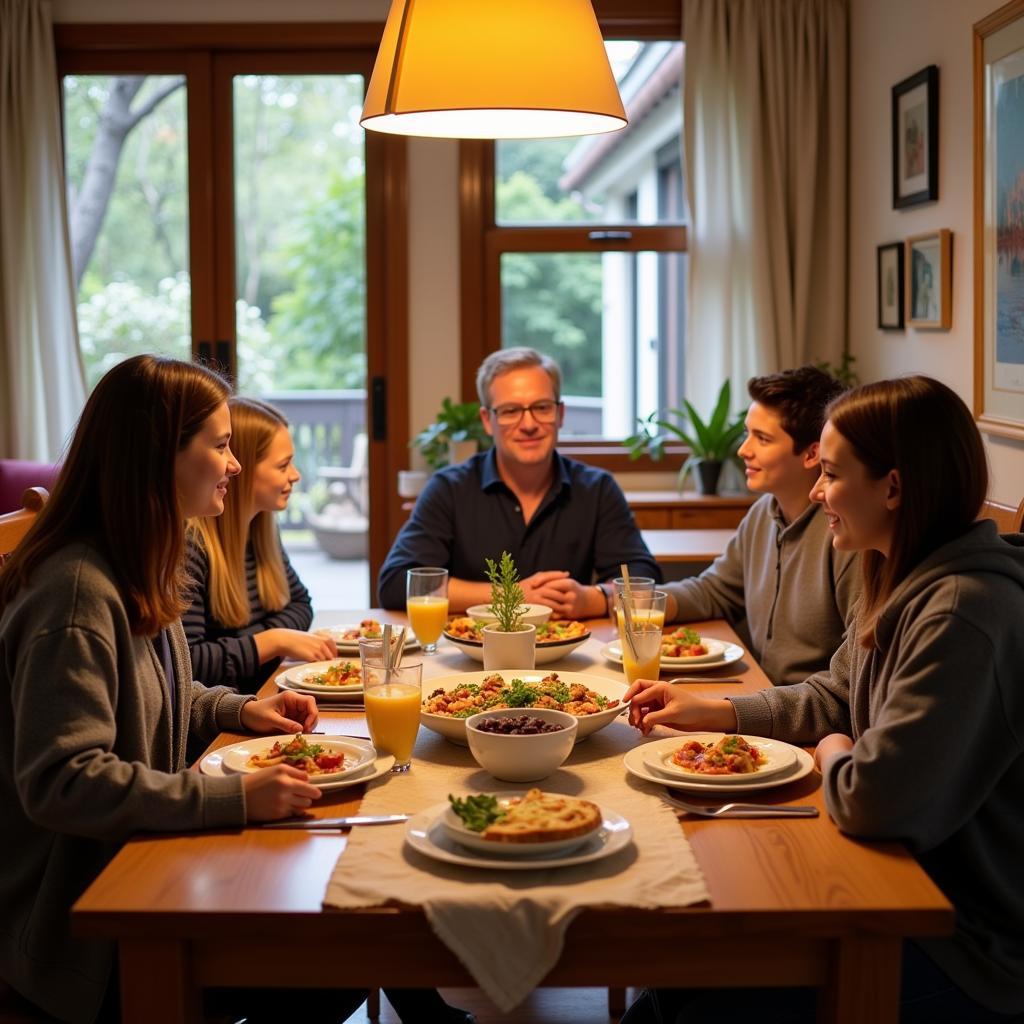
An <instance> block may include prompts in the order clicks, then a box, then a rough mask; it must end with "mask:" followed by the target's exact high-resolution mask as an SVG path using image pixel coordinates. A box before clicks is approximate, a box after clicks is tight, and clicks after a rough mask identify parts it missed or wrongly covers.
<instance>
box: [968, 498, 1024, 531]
mask: <svg viewBox="0 0 1024 1024" xmlns="http://www.w3.org/2000/svg"><path fill="white" fill-rule="evenodd" d="M978 518H979V519H991V520H993V521H994V522H995V524H996V526H997V528H998V529H999V532H1000V533H1021V532H1024V498H1022V499H1021V502H1020V504H1019V505H1018V506H1017V507H1016V508H1014V507H1013V506H1012V505H1003V504H1002V503H1001V502H998V501H986V502H985V503H984V504H983V505H982V506H981V515H979V516H978Z"/></svg>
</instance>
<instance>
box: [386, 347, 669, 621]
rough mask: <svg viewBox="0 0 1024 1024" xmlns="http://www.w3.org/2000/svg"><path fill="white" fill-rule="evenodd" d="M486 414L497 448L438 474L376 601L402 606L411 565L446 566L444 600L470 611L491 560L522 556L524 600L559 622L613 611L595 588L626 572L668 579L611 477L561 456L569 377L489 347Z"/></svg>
mask: <svg viewBox="0 0 1024 1024" xmlns="http://www.w3.org/2000/svg"><path fill="white" fill-rule="evenodd" d="M476 386H477V393H478V394H479V397H480V418H481V419H482V420H483V424H484V429H485V430H486V431H487V433H488V434H490V435H491V437H492V438H494V447H493V448H492V449H491V450H490V451H488V452H483V453H481V454H479V455H474V456H473V457H472V458H470V459H467V460H466V461H465V462H463V463H461V464H460V465H457V466H448V467H447V468H446V469H442V470H440V471H439V472H437V473H435V474H434V475H433V476H432V477H431V479H430V482H429V483H428V484H427V487H426V489H425V490H424V491H423V493H422V494H421V495H420V498H419V500H418V501H417V502H416V507H415V508H414V509H413V512H412V516H411V517H410V518H409V521H408V522H407V523H406V524H405V526H403V527H402V530H401V532H400V533H399V534H398V537H397V538H396V540H395V543H394V544H393V545H392V547H391V551H390V552H389V553H388V557H387V559H386V560H385V562H384V565H383V567H382V568H381V571H380V578H379V580H378V600H379V601H380V603H381V605H382V606H383V607H385V608H404V607H405V575H406V570H407V569H411V568H414V567H416V566H422V565H438V566H444V567H446V568H447V569H448V571H449V584H448V600H449V607H450V608H451V610H452V611H463V610H465V609H466V608H468V607H469V606H470V605H473V604H486V603H489V602H490V599H491V588H490V584H489V583H487V582H486V566H485V563H484V559H485V558H492V559H494V560H497V559H498V558H499V557H500V556H501V552H502V551H508V552H509V553H510V554H511V555H512V557H513V558H514V559H515V562H516V566H517V567H518V569H519V573H520V576H521V577H522V587H523V593H524V595H525V598H526V600H527V601H528V602H536V603H537V604H545V605H548V607H550V608H552V609H554V612H555V615H556V616H558V617H562V618H570V619H584V618H595V617H598V616H603V615H605V614H606V613H607V604H606V598H605V594H604V591H603V590H602V589H601V588H600V587H599V586H597V584H598V583H600V582H601V581H603V580H607V579H610V578H611V577H613V576H617V575H619V566H620V565H621V564H622V563H623V562H625V563H627V564H628V565H629V571H630V573H633V574H636V575H639V576H653V577H654V578H655V579H656V580H660V579H661V573H660V571H659V569H658V565H657V563H656V562H655V561H654V559H653V558H652V557H651V553H650V552H649V551H648V550H647V546H646V545H645V544H644V542H643V539H642V538H641V536H640V531H639V530H637V528H636V524H635V523H634V522H633V516H632V514H631V513H630V511H629V506H628V505H627V504H626V499H625V496H624V495H623V493H622V491H621V490H620V488H619V485H618V484H617V483H616V482H615V480H614V479H613V478H612V476H611V474H610V473H607V472H605V471H604V470H601V469H595V468H594V467H592V466H587V465H584V464H583V463H580V462H576V461H574V460H573V459H567V458H565V457H564V456H562V455H559V453H558V452H557V451H556V450H555V446H556V444H557V443H558V430H559V428H560V427H561V425H562V420H563V419H564V417H565V408H564V406H563V404H562V400H561V390H562V374H561V370H560V369H559V367H558V364H557V363H556V362H555V361H554V360H553V359H551V358H550V357H549V356H546V355H543V354H541V353H540V352H536V351H534V350H533V349H530V348H507V349H502V350H500V351H498V352H493V353H492V354H491V355H489V356H488V357H487V358H486V359H485V360H484V361H483V363H482V364H481V366H480V369H479V370H478V371H477V376H476Z"/></svg>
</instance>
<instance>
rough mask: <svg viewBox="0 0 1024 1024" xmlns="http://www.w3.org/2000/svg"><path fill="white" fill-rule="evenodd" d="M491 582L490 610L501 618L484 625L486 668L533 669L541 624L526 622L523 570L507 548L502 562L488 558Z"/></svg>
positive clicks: (489, 669) (490, 669)
mask: <svg viewBox="0 0 1024 1024" xmlns="http://www.w3.org/2000/svg"><path fill="white" fill-rule="evenodd" d="M486 562H487V578H488V579H489V580H490V581H491V607H490V612H491V614H492V615H494V617H495V618H496V619H497V621H496V622H489V623H488V624H487V625H486V626H484V628H483V630H482V633H483V638H484V640H483V643H484V669H485V671H488V672H490V671H493V670H494V669H502V668H525V669H532V668H533V666H534V659H535V657H536V653H537V647H536V644H537V627H536V626H534V625H531V624H528V623H524V622H523V618H522V615H523V604H524V595H523V588H522V587H521V586H520V585H519V570H518V569H516V563H515V562H514V561H513V560H512V556H511V555H510V554H509V553H508V552H507V551H502V553H501V561H500V562H497V563H495V562H494V561H493V560H492V559H490V558H488V559H486Z"/></svg>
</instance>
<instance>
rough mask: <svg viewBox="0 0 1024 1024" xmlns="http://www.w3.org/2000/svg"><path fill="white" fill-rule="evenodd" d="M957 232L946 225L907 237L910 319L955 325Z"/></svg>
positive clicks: (912, 322) (923, 324)
mask: <svg viewBox="0 0 1024 1024" xmlns="http://www.w3.org/2000/svg"><path fill="white" fill-rule="evenodd" d="M952 255H953V234H952V232H951V231H949V230H948V229H946V228H942V230H940V231H933V232H931V233H930V234H927V235H915V236H914V237H913V238H908V239H907V241H906V268H905V272H906V282H907V284H906V292H907V323H908V324H909V325H910V326H911V327H918V328H922V327H923V328H937V329H940V330H948V329H949V328H950V327H951V326H952V325H953V267H952Z"/></svg>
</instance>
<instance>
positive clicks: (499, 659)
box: [482, 623, 537, 672]
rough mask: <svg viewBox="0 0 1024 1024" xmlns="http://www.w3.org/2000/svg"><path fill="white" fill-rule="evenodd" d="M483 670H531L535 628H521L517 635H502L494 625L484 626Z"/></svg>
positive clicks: (535, 635) (534, 650) (534, 649)
mask: <svg viewBox="0 0 1024 1024" xmlns="http://www.w3.org/2000/svg"><path fill="white" fill-rule="evenodd" d="M482 632H483V637H484V669H485V670H486V671H487V672H495V671H497V670H498V669H503V668H524V669H532V668H533V666H534V657H535V656H536V653H537V627H536V626H533V625H529V626H523V628H522V629H521V630H520V631H519V632H518V633H503V632H501V630H500V629H498V627H497V624H496V623H491V624H489V625H487V626H484V628H483V630H482Z"/></svg>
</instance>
